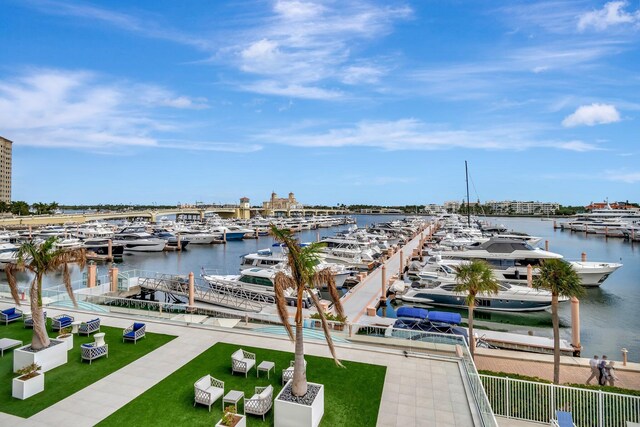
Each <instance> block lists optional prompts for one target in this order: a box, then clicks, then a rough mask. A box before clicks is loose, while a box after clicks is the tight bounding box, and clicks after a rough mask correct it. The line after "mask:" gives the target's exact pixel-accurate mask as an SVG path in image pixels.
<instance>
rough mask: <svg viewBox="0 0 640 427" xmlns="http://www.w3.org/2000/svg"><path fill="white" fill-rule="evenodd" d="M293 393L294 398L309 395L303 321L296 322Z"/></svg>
mask: <svg viewBox="0 0 640 427" xmlns="http://www.w3.org/2000/svg"><path fill="white" fill-rule="evenodd" d="M291 393H292V394H293V395H294V396H304V395H305V394H307V372H306V369H305V366H304V337H303V327H302V321H300V322H298V321H296V353H295V362H294V365H293V384H292V386H291Z"/></svg>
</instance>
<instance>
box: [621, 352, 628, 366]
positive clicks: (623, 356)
mask: <svg viewBox="0 0 640 427" xmlns="http://www.w3.org/2000/svg"><path fill="white" fill-rule="evenodd" d="M627 353H629V350H627V349H626V348H623V349H622V366H627Z"/></svg>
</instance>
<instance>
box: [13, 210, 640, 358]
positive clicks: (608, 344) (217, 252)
mask: <svg viewBox="0 0 640 427" xmlns="http://www.w3.org/2000/svg"><path fill="white" fill-rule="evenodd" d="M394 218H397V217H394V216H379V215H371V216H369V215H360V216H358V217H357V220H358V225H359V226H364V225H367V224H370V223H373V222H382V221H388V220H391V219H394ZM489 221H490V222H492V223H494V224H495V223H499V224H503V225H505V226H506V227H508V228H509V229H514V230H517V231H524V232H527V233H529V234H532V235H536V236H539V237H542V238H543V240H542V242H541V243H540V245H541V246H544V240H549V249H550V250H551V251H554V252H558V253H561V254H563V255H564V256H565V257H566V258H567V259H574V260H578V259H580V254H581V253H582V252H586V253H587V256H588V259H589V260H591V261H610V262H622V263H623V264H624V266H623V267H622V268H621V269H619V270H618V271H616V272H615V273H614V274H613V275H611V276H610V277H609V278H608V279H607V281H606V282H605V283H604V285H602V286H601V287H600V288H596V289H587V295H586V296H585V297H584V298H582V300H581V303H580V317H581V327H582V333H581V339H582V345H583V346H584V352H583V355H591V354H592V353H593V354H596V353H597V354H607V355H609V356H610V357H615V358H616V359H619V358H620V357H621V353H620V349H621V348H622V347H626V348H627V349H628V350H629V360H632V361H635V362H640V338H639V334H638V331H639V330H640V315H639V314H638V310H639V309H640V245H639V244H637V243H636V244H635V245H634V244H632V243H630V242H626V241H624V240H622V239H617V238H609V239H605V238H604V237H600V236H594V235H588V236H585V235H584V234H582V233H571V232H568V231H559V230H556V231H554V230H553V223H552V222H551V221H540V220H539V219H529V218H517V219H514V218H490V219H489ZM347 227H348V226H341V227H333V228H326V229H320V230H319V232H320V235H321V236H324V235H333V234H334V233H335V232H336V231H338V230H343V229H346V228H347ZM298 236H299V239H300V240H301V241H303V242H304V241H313V240H315V239H316V230H310V231H304V232H302V233H299V235H298ZM272 243H274V242H273V239H271V238H270V237H261V238H259V239H257V240H254V239H251V240H243V241H239V242H229V243H227V244H226V245H213V246H208V245H207V246H204V245H189V247H188V250H186V251H184V252H182V253H180V252H166V253H153V254H142V253H140V254H131V255H125V256H124V258H123V260H122V262H121V264H120V265H119V267H120V270H121V271H124V270H127V269H134V268H137V269H142V270H149V271H154V272H162V273H171V274H187V273H189V272H191V271H192V272H194V273H195V274H196V276H198V275H199V273H200V269H201V268H202V267H205V268H207V269H215V270H218V271H219V272H220V273H221V274H237V273H238V268H239V262H240V256H241V255H244V254H246V253H250V252H255V251H256V250H258V249H263V248H267V247H270V246H271V245H272ZM106 270H107V266H106V265H101V266H99V272H98V274H106ZM80 278H81V273H80V272H78V271H76V272H75V273H74V280H75V279H80ZM27 280H28V278H27V277H26V276H24V277H23V280H21V281H22V282H24V283H26V281H27ZM2 282H6V281H5V279H4V277H3V278H2ZM47 282H48V283H49V284H56V285H57V284H59V283H60V282H61V276H53V277H49V278H48V280H47ZM385 313H386V314H387V315H388V316H394V311H393V306H392V305H391V306H390V307H389V308H388V309H386V310H385ZM462 313H463V314H465V312H464V311H463V312H462ZM560 314H561V318H562V326H563V329H562V334H563V337H564V338H566V339H570V335H571V331H570V306H569V304H568V303H567V304H563V305H562V306H561V309H560ZM477 318H478V319H484V320H485V321H489V322H493V323H498V324H504V325H507V326H508V327H505V329H510V330H515V331H517V332H522V333H526V332H527V331H528V330H535V331H536V332H535V333H536V335H543V334H544V335H547V336H551V319H550V314H549V313H547V312H543V313H538V314H519V315H518V314H516V315H509V314H485V315H483V314H481V313H478V314H477Z"/></svg>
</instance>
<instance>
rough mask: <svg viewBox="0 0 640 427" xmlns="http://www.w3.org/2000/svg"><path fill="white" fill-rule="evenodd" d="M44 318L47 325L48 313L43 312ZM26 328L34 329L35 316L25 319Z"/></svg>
mask: <svg viewBox="0 0 640 427" xmlns="http://www.w3.org/2000/svg"><path fill="white" fill-rule="evenodd" d="M42 316H43V317H44V324H45V325H46V324H47V312H46V311H43V312H42ZM24 327H25V328H31V329H33V316H32V315H31V314H29V315H27V316H25V318H24Z"/></svg>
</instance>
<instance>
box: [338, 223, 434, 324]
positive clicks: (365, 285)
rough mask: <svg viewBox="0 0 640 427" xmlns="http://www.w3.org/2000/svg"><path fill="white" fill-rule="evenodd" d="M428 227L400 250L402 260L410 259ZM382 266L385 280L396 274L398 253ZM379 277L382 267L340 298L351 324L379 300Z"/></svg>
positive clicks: (398, 263) (380, 278) (398, 266)
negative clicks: (384, 267) (384, 269)
mask: <svg viewBox="0 0 640 427" xmlns="http://www.w3.org/2000/svg"><path fill="white" fill-rule="evenodd" d="M429 227H431V225H430V226H428V227H427V228H426V229H425V231H423V232H422V233H418V235H417V236H416V237H414V238H413V239H412V240H410V241H409V243H407V244H406V245H404V247H403V248H402V252H403V257H404V260H406V259H407V258H408V257H410V256H411V253H412V252H413V250H414V249H416V248H417V247H418V245H419V243H420V239H421V238H422V237H423V236H426V235H427V234H428V233H429V230H430V229H429ZM384 265H385V266H386V280H388V279H389V278H390V277H391V276H392V275H394V274H397V273H398V271H399V269H400V251H398V252H396V253H395V254H393V255H392V256H391V258H389V259H388V260H387V261H386V262H385V264H384ZM381 276H382V266H380V267H378V268H376V269H375V270H373V271H372V272H371V273H370V274H368V275H367V277H365V278H364V280H363V281H362V282H360V283H359V284H358V285H357V286H355V287H354V288H353V289H351V291H349V293H348V294H347V295H345V296H344V297H343V298H342V305H343V307H344V312H345V315H346V316H347V318H348V319H350V321H351V322H352V323H357V322H358V321H359V320H360V317H362V315H363V314H364V313H365V311H366V309H367V307H368V306H371V305H375V304H376V302H377V299H379V298H380V293H381V289H382V284H381V281H382V277H381ZM385 289H386V287H385Z"/></svg>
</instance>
